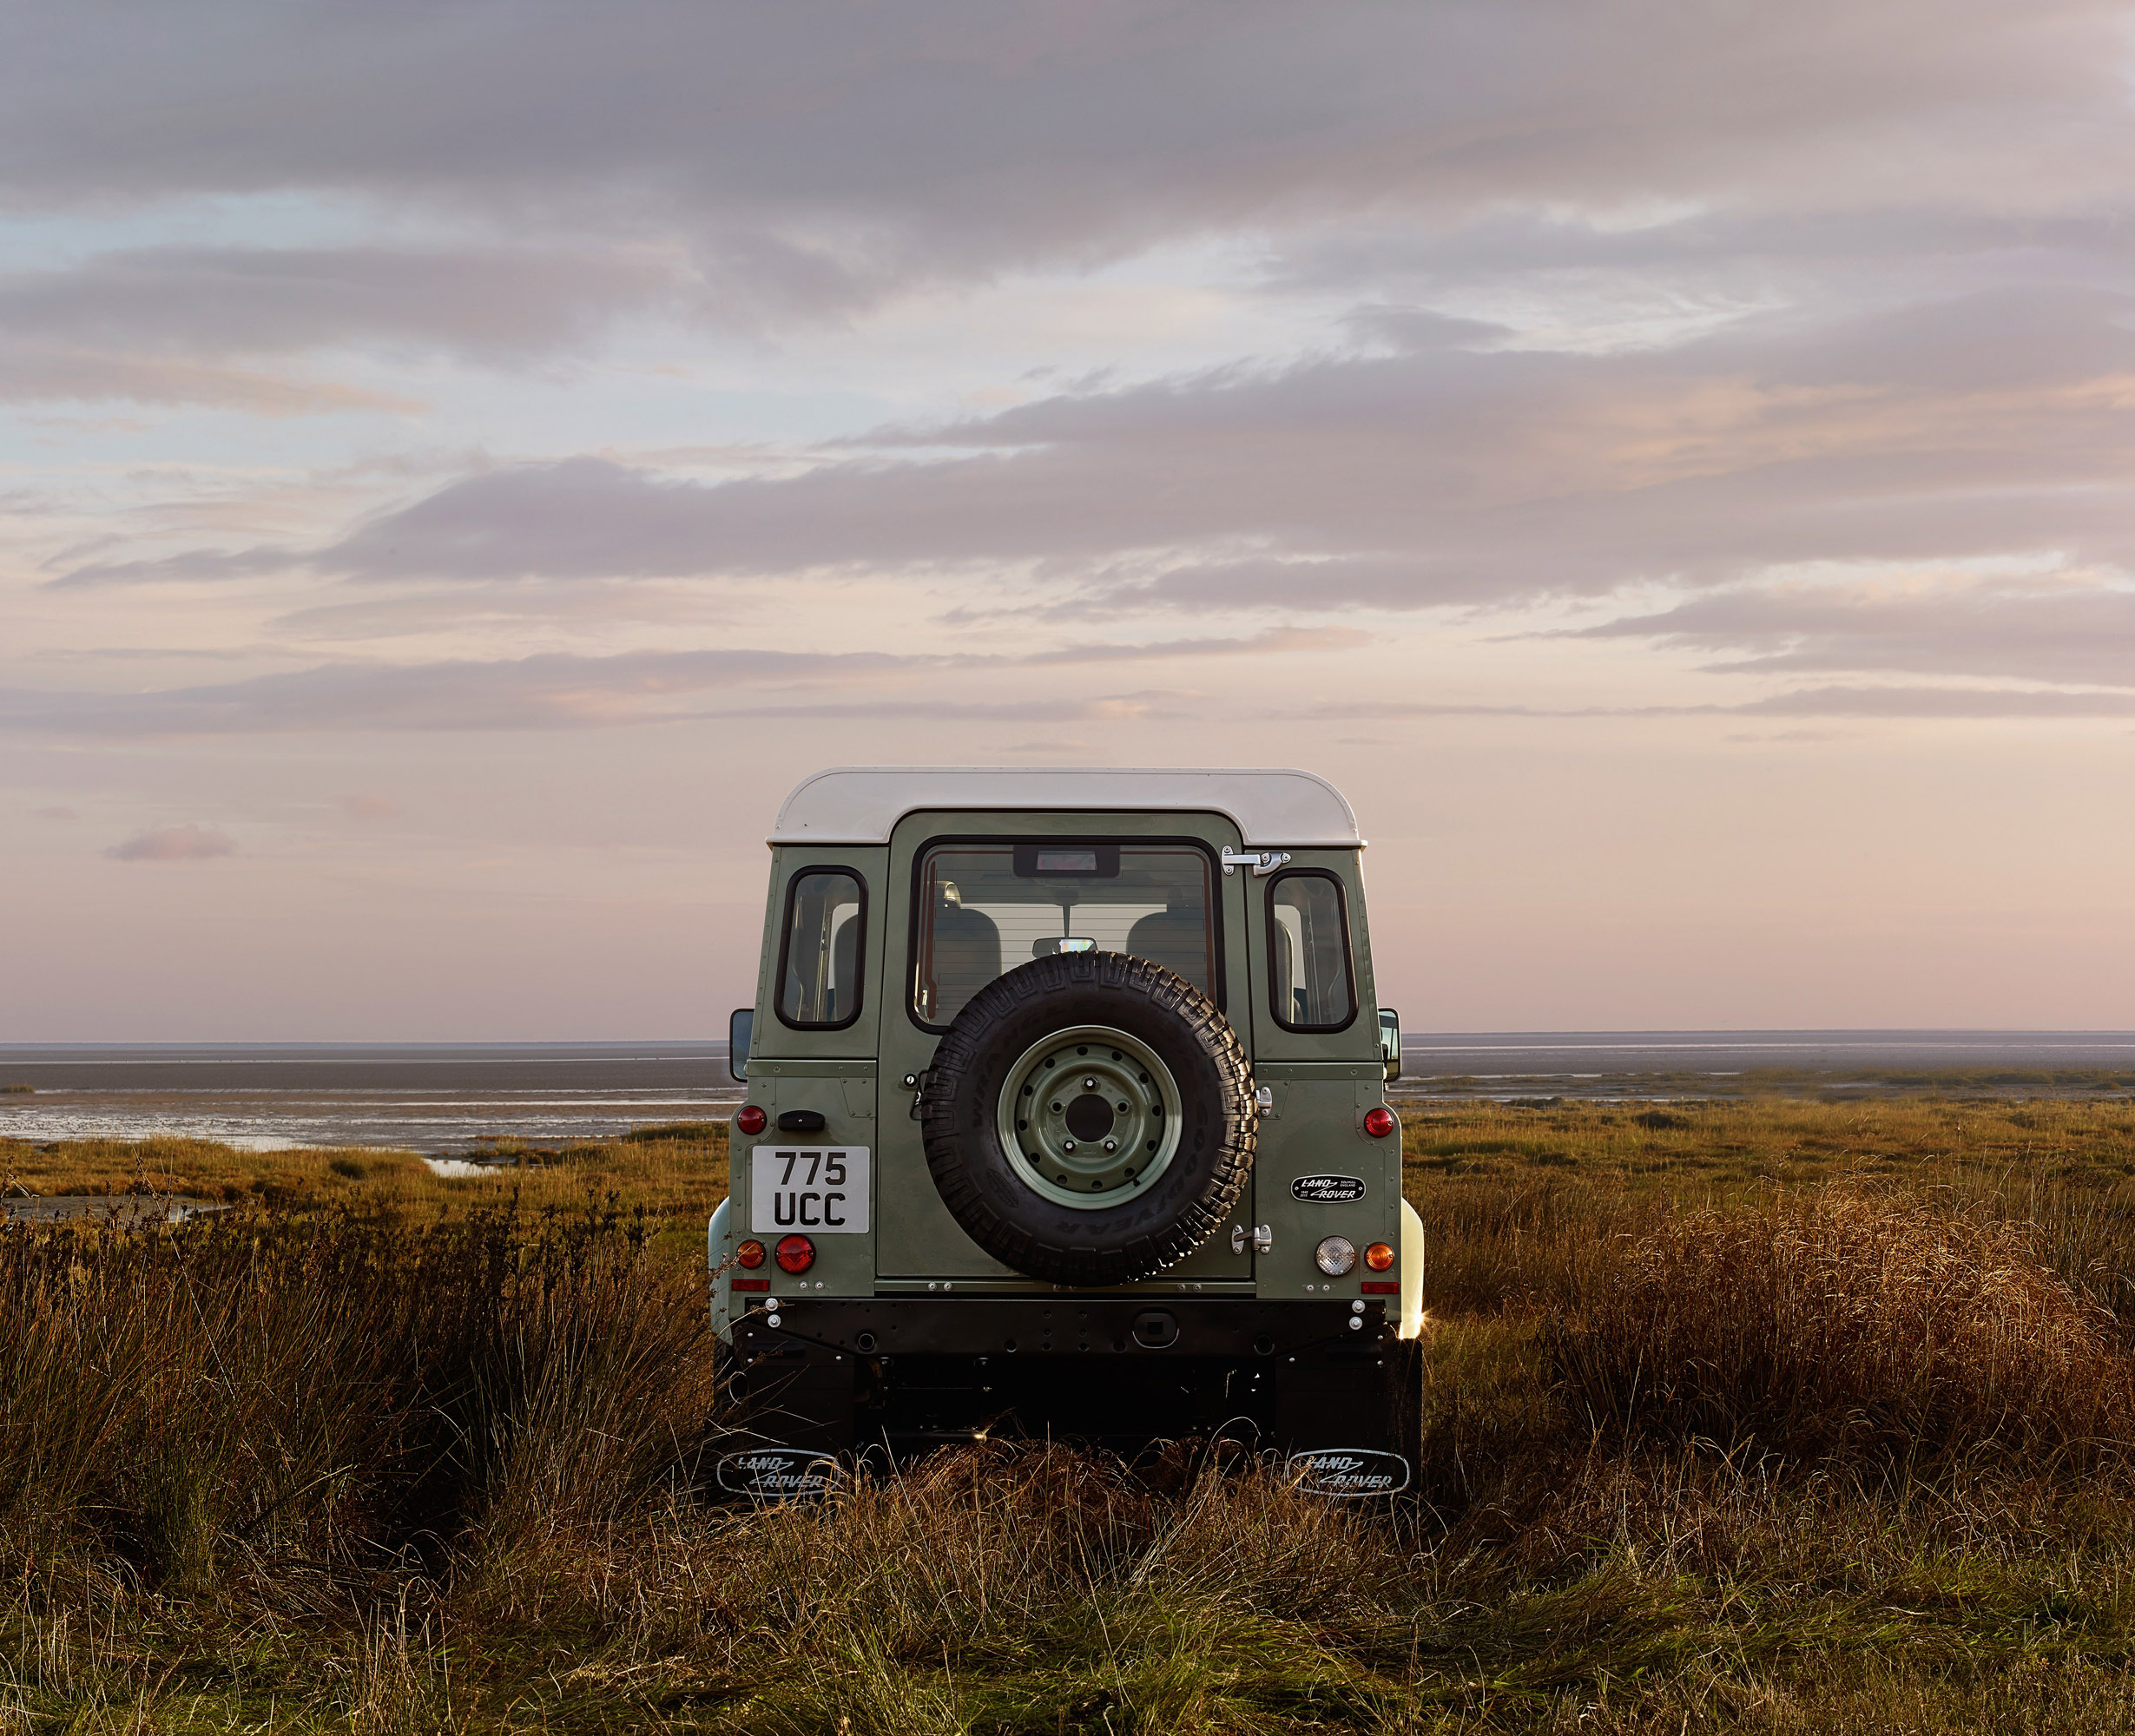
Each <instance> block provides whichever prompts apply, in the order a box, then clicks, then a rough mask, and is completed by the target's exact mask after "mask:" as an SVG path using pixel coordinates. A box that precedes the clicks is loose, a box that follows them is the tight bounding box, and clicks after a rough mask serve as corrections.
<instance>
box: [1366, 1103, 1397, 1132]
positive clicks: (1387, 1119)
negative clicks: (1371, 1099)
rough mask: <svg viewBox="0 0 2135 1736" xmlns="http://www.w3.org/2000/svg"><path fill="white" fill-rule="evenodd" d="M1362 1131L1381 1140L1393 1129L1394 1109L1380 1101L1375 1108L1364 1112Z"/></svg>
mask: <svg viewBox="0 0 2135 1736" xmlns="http://www.w3.org/2000/svg"><path fill="white" fill-rule="evenodd" d="M1364 1131H1365V1132H1366V1133H1367V1134H1370V1135H1371V1136H1372V1137H1373V1138H1374V1139H1375V1140H1382V1139H1384V1138H1385V1137H1386V1136H1387V1134H1390V1133H1392V1132H1393V1131H1394V1111H1393V1110H1391V1109H1389V1108H1387V1106H1386V1105H1385V1104H1384V1103H1381V1105H1380V1106H1379V1107H1378V1108H1375V1109H1367V1110H1366V1111H1365V1112H1364Z"/></svg>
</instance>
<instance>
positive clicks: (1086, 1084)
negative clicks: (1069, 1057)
mask: <svg viewBox="0 0 2135 1736" xmlns="http://www.w3.org/2000/svg"><path fill="white" fill-rule="evenodd" d="M1083 1089H1084V1090H1085V1091H1094V1090H1096V1089H1097V1081H1096V1080H1094V1079H1085V1080H1084V1081H1083Z"/></svg>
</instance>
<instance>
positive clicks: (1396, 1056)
mask: <svg viewBox="0 0 2135 1736" xmlns="http://www.w3.org/2000/svg"><path fill="white" fill-rule="evenodd" d="M1379 1058H1380V1059H1381V1061H1383V1062H1386V1064H1387V1084H1389V1085H1391V1084H1392V1083H1393V1082H1394V1081H1395V1080H1396V1079H1399V1078H1400V1076H1401V1016H1400V1014H1399V1013H1397V1012H1395V1011H1394V1009H1393V1008H1391V1007H1381V1008H1380V1009H1379Z"/></svg>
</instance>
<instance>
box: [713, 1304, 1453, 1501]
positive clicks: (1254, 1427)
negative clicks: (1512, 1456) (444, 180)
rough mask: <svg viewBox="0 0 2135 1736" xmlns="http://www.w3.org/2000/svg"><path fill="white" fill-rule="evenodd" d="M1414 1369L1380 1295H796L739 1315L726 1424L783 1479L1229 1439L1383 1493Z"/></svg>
mask: <svg viewBox="0 0 2135 1736" xmlns="http://www.w3.org/2000/svg"><path fill="white" fill-rule="evenodd" d="M774 1320H775V1321H776V1323H777V1324H776V1325H774V1324H773V1322H774ZM1419 1375H1420V1367H1419V1363H1418V1358H1417V1345H1416V1344H1415V1343H1414V1341H1413V1340H1403V1339H1401V1338H1398V1337H1397V1336H1396V1335H1395V1332H1394V1325H1393V1323H1392V1322H1390V1321H1389V1320H1388V1319H1387V1309H1386V1305H1385V1304H1384V1303H1383V1302H1380V1301H1366V1302H1354V1301H1343V1300H1337V1299H1332V1298H1328V1299H1313V1300H1296V1301H1288V1300H1286V1301H1267V1300H1260V1299H1254V1298H1250V1297H1220V1298H1219V1297H1197V1296H1179V1297H1176V1298H1174V1297H1163V1298H1150V1297H1145V1296H1144V1297H1137V1296H1115V1295H1081V1296H1078V1295H1076V1294H1074V1293H1072V1292H1068V1293H1056V1294H1054V1295H1052V1296H1039V1297H1029V1296H1014V1297H956V1298H946V1297H945V1298H935V1297H916V1296H915V1297H873V1298H867V1299H831V1298H825V1299H814V1300H801V1299H793V1300H781V1303H780V1304H779V1305H778V1308H777V1310H776V1312H772V1311H770V1310H768V1309H767V1308H764V1307H762V1306H756V1307H752V1308H751V1309H750V1310H749V1312H747V1313H746V1314H744V1315H742V1316H741V1317H740V1318H738V1319H736V1320H735V1323H734V1340H733V1351H732V1355H731V1358H729V1359H728V1368H727V1378H726V1380H725V1382H724V1383H723V1387H724V1397H723V1403H722V1415H721V1418H720V1420H721V1422H722V1424H724V1425H725V1428H726V1430H727V1431H728V1443H730V1447H731V1450H732V1453H733V1454H734V1455H741V1456H746V1455H748V1454H749V1453H751V1452H754V1453H755V1454H757V1455H759V1462H760V1463H762V1464H764V1465H774V1464H777V1465H782V1466H784V1467H785V1468H786V1473H790V1471H791V1470H792V1465H793V1461H794V1456H796V1455H814V1456H820V1457H824V1458H826V1459H833V1460H836V1461H840V1462H849V1461H850V1460H851V1459H853V1458H854V1457H875V1458H886V1459H887V1460H888V1461H889V1462H891V1463H897V1462H899V1461H902V1460H904V1459H907V1458H909V1457H913V1456H914V1455H916V1454H919V1453H923V1452H926V1451H928V1450H932V1449H934V1448H938V1447H941V1446H946V1445H950V1444H953V1443H959V1442H970V1441H974V1440H979V1439H985V1438H993V1439H999V1438H1003V1437H1013V1438H1025V1439H1035V1438H1051V1439H1056V1440H1071V1441H1078V1442H1084V1443H1090V1444H1092V1445H1099V1446H1104V1447H1107V1448H1110V1449H1111V1450H1116V1451H1120V1452H1124V1453H1126V1454H1129V1455H1134V1454H1137V1453H1139V1452H1142V1451H1143V1450H1147V1449H1148V1448H1149V1447H1150V1446H1151V1445H1152V1444H1153V1443H1157V1442H1162V1441H1170V1440H1181V1439H1186V1438H1191V1437H1200V1438H1203V1439H1206V1438H1210V1437H1218V1436H1221V1437H1228V1438H1231V1439H1234V1440H1238V1441H1242V1442H1245V1443H1250V1444H1251V1445H1252V1446H1253V1447H1254V1448H1255V1450H1259V1451H1262V1452H1263V1453H1273V1454H1279V1455H1280V1456H1282V1457H1283V1458H1284V1459H1286V1460H1288V1461H1289V1462H1291V1463H1298V1464H1301V1466H1302V1467H1303V1469H1302V1471H1301V1474H1302V1475H1305V1476H1308V1479H1310V1480H1315V1481H1317V1482H1319V1483H1331V1484H1332V1485H1334V1486H1329V1487H1328V1488H1327V1489H1326V1490H1325V1492H1327V1493H1330V1494H1384V1493H1392V1492H1394V1491H1395V1490H1397V1489H1400V1488H1402V1487H1406V1486H1407V1484H1408V1483H1409V1482H1410V1479H1411V1476H1412V1475H1413V1468H1414V1465H1415V1458H1416V1448H1417V1439H1416V1437H1417V1433H1418V1427H1419V1404H1420V1392H1419ZM767 1455H768V1457H767ZM1330 1456H1331V1457H1330ZM1360 1456H1361V1457H1360ZM1351 1460H1354V1463H1350V1462H1349V1461H1351ZM1394 1460H1398V1461H1399V1465H1398V1468H1397V1467H1396V1465H1395V1464H1394V1463H1393V1461H1394ZM736 1462H737V1463H739V1462H741V1461H740V1459H738V1458H737V1460H736ZM1348 1483H1358V1484H1360V1485H1361V1486H1358V1487H1354V1488H1352V1487H1348V1486H1346V1484H1348Z"/></svg>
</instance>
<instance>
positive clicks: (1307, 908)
mask: <svg viewBox="0 0 2135 1736" xmlns="http://www.w3.org/2000/svg"><path fill="white" fill-rule="evenodd" d="M1268 977H1269V982H1268V989H1269V991H1270V992H1269V1002H1270V1006H1271V1009H1272V1010H1273V1011H1274V1013H1275V1023H1277V1024H1279V1025H1281V1026H1282V1029H1285V1030H1295V1031H1335V1030H1341V1029H1344V1028H1345V1027H1346V1026H1347V1025H1348V1023H1349V1022H1350V1020H1352V1019H1354V1017H1355V1016H1356V983H1355V981H1354V976H1353V974H1352V972H1351V970H1350V968H1349V918H1348V912H1347V911H1345V910H1344V909H1343V906H1342V898H1341V881H1340V880H1338V879H1336V878H1334V876H1333V875H1332V874H1328V873H1324V872H1322V871H1320V870H1318V869H1316V868H1301V869H1298V870H1296V871H1294V872H1292V873H1288V874H1280V875H1277V876H1276V877H1275V879H1273V880H1272V881H1270V882H1269V883H1268Z"/></svg>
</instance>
